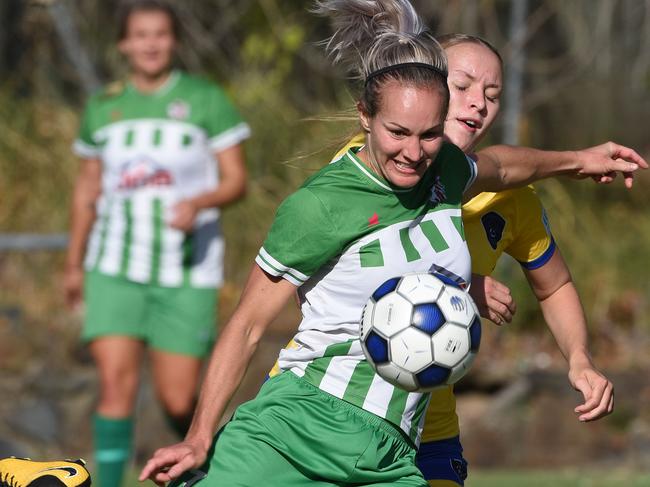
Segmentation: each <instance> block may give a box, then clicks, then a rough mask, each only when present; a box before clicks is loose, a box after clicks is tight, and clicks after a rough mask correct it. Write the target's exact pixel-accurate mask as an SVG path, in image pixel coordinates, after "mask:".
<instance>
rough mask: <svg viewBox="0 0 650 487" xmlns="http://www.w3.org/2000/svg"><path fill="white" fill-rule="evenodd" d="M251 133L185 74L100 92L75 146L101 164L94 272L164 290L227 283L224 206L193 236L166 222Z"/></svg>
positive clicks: (90, 256) (204, 215)
mask: <svg viewBox="0 0 650 487" xmlns="http://www.w3.org/2000/svg"><path fill="white" fill-rule="evenodd" d="M249 135H250V129H249V127H248V125H247V124H246V123H244V122H243V121H242V119H241V117H240V116H239V114H238V113H237V111H236V110H235V108H234V107H233V106H232V104H231V103H230V101H229V100H228V98H227V97H226V95H225V94H224V92H223V91H222V90H221V89H220V88H219V87H218V86H216V85H215V84H213V83H211V82H208V81H207V80H203V79H200V78H197V77H193V76H190V75H188V74H185V73H182V72H178V71H174V72H173V73H172V74H171V75H170V78H169V80H168V81H167V82H166V83H165V85H163V86H162V87H161V88H160V89H159V90H157V91H156V92H154V93H147V94H145V93H141V92H139V91H137V90H136V89H135V88H134V87H133V86H132V85H130V84H125V85H118V87H117V88H116V87H115V85H113V87H110V86H109V88H107V89H106V90H104V92H102V93H100V94H98V95H95V96H93V97H92V98H91V99H90V100H89V102H88V105H87V107H86V110H85V112H84V116H83V120H82V123H81V128H80V133H79V137H78V139H77V140H76V141H75V144H74V149H75V152H76V153H77V155H79V156H80V157H83V158H98V159H100V160H101V163H102V194H101V196H100V198H99V200H98V202H97V220H96V222H95V225H94V227H93V229H92V233H91V235H90V239H89V244H88V248H87V252H86V262H85V266H86V269H88V270H96V271H98V272H100V273H103V274H106V275H111V276H118V275H119V276H124V277H126V278H127V279H129V280H132V281H136V282H142V283H154V284H158V285H161V286H166V287H178V286H181V285H183V284H187V285H191V286H194V287H216V286H219V285H220V284H221V282H222V280H223V268H222V260H223V246H224V244H223V237H222V234H221V229H220V226H219V211H218V209H216V208H213V209H206V210H202V211H201V212H199V214H198V215H197V218H196V222H195V224H194V228H193V230H192V231H191V232H189V233H184V232H182V231H180V230H176V229H174V228H171V227H170V226H169V225H168V224H167V221H168V220H169V219H170V218H171V215H170V213H171V211H170V210H171V208H172V207H173V205H174V204H175V203H177V202H178V201H180V200H182V199H185V198H189V197H193V196H196V195H198V194H200V193H203V192H206V191H209V190H212V189H214V188H216V187H217V185H218V183H219V174H218V168H217V161H216V160H215V153H216V152H218V151H220V150H223V149H227V148H228V147H231V146H233V145H235V144H238V143H239V142H241V141H242V140H244V139H246V138H247V137H249Z"/></svg>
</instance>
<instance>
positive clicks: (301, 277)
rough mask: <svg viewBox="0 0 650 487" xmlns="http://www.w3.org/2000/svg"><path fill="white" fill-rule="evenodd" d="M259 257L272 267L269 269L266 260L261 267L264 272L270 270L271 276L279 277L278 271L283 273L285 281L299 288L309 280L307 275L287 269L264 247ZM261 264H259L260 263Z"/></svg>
mask: <svg viewBox="0 0 650 487" xmlns="http://www.w3.org/2000/svg"><path fill="white" fill-rule="evenodd" d="M259 257H262V259H264V260H265V261H266V262H268V263H269V264H270V265H271V266H272V267H271V268H269V265H267V264H266V263H265V262H264V260H263V261H262V263H263V264H264V265H262V264H260V267H262V268H263V269H264V270H267V269H270V270H269V271H267V272H269V274H272V275H274V276H279V275H280V274H279V273H278V272H277V271H282V272H284V273H285V274H284V275H283V276H282V277H284V278H285V279H287V280H288V281H289V282H291V283H293V284H296V285H297V286H300V285H301V284H303V283H304V282H305V281H306V280H307V279H309V276H308V275H306V274H303V273H302V272H300V271H298V270H296V269H292V268H291V267H287V266H286V265H284V264H281V263H280V262H279V261H277V260H276V259H274V258H273V256H271V254H269V253H268V252H267V251H266V250H265V249H264V247H262V248H261V249H260V251H259ZM255 261H256V262H258V259H257V258H256V259H255ZM258 263H259V262H258ZM273 268H275V269H273ZM294 281H295V282H294Z"/></svg>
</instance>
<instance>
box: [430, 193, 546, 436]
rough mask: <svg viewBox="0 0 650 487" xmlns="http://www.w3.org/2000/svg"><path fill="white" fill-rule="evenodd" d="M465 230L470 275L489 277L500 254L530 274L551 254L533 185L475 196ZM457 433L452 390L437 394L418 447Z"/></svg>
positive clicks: (465, 209)
mask: <svg viewBox="0 0 650 487" xmlns="http://www.w3.org/2000/svg"><path fill="white" fill-rule="evenodd" d="M463 225H464V227H465V237H466V238H467V245H468V246H469V252H470V255H471V256H472V273H473V274H481V275H484V276H487V275H490V274H491V273H492V272H493V271H494V267H495V266H496V263H497V261H498V260H499V257H501V255H503V254H504V253H506V254H508V255H510V256H511V257H513V258H514V259H516V260H517V261H518V262H519V263H520V264H521V265H522V267H524V268H526V269H531V270H532V269H537V268H539V267H542V266H543V265H544V264H546V263H547V262H548V261H549V259H550V258H551V257H552V256H553V253H554V252H555V242H554V240H553V237H552V235H551V231H550V228H549V224H548V219H547V217H546V212H545V211H544V207H543V206H542V203H541V201H540V200H539V197H538V196H537V193H535V190H534V189H533V188H532V187H531V186H528V187H524V188H518V189H511V190H507V191H501V192H499V193H480V194H478V195H477V196H475V197H474V198H472V199H471V200H470V201H468V202H467V203H465V204H464V205H463ZM458 433H459V428H458V416H456V398H455V397H454V394H453V388H452V387H445V388H442V389H438V390H435V391H434V392H433V393H432V394H431V401H430V402H429V408H428V409H427V413H426V417H425V420H424V432H423V433H422V442H423V443H424V442H431V441H436V440H443V439H446V438H452V437H454V436H457V435H458Z"/></svg>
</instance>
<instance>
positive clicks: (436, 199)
mask: <svg viewBox="0 0 650 487" xmlns="http://www.w3.org/2000/svg"><path fill="white" fill-rule="evenodd" d="M446 199H447V194H446V190H445V185H444V184H442V181H440V176H436V179H435V181H434V183H433V187H432V188H431V196H429V201H431V203H433V204H434V206H435V205H437V204H440V203H442V202H443V201H445V200H446Z"/></svg>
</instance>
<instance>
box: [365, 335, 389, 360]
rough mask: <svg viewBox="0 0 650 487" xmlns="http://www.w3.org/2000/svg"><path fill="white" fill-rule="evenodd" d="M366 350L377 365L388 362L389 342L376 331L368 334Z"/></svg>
mask: <svg viewBox="0 0 650 487" xmlns="http://www.w3.org/2000/svg"><path fill="white" fill-rule="evenodd" d="M366 348H367V349H368V353H369V354H370V357H371V358H372V360H373V362H375V363H376V364H381V363H384V362H388V342H386V340H384V339H383V338H382V337H380V336H379V335H377V334H376V333H375V332H374V331H371V332H370V333H368V337H367V338H366Z"/></svg>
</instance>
